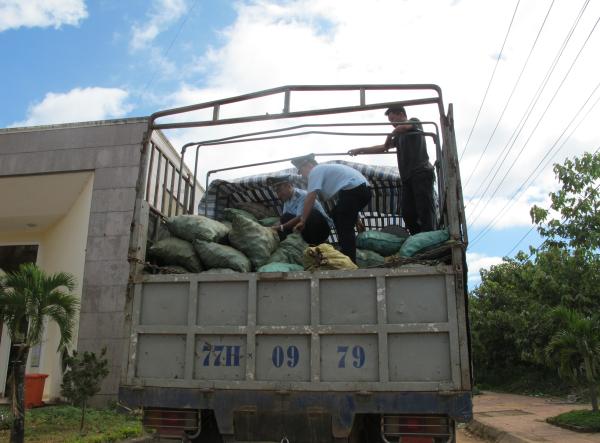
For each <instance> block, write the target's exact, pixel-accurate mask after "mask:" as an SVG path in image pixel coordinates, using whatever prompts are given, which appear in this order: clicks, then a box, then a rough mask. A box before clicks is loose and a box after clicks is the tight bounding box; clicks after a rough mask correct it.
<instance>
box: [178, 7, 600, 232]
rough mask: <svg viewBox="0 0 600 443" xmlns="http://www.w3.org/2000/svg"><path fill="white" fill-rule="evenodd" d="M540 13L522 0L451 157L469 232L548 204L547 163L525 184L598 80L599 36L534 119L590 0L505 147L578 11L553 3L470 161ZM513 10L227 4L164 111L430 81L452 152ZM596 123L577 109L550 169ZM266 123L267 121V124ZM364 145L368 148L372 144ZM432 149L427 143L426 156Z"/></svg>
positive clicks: (521, 218) (578, 39) (261, 150)
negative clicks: (284, 89)
mask: <svg viewBox="0 0 600 443" xmlns="http://www.w3.org/2000/svg"><path fill="white" fill-rule="evenodd" d="M548 6H549V4H548V2H546V1H542V0H532V1H531V2H526V3H522V4H521V5H520V6H519V11H518V14H517V16H516V18H515V22H514V24H513V28H512V30H511V35H510V37H509V39H508V41H507V44H506V47H505V49H504V52H503V54H502V58H501V61H500V64H499V66H498V70H497V72H496V76H495V80H494V83H493V84H492V88H491V89H490V92H489V94H488V97H487V99H486V102H485V106H484V107H483V110H482V113H481V116H480V118H479V122H478V124H477V126H476V127H475V131H474V133H473V137H472V139H471V141H470V143H469V147H468V149H467V150H466V154H465V156H464V158H463V160H462V161H461V174H462V178H463V184H464V182H465V181H466V179H467V177H470V176H471V175H472V178H471V180H470V183H469V186H468V187H467V188H466V189H465V199H466V203H467V221H468V222H471V220H472V219H473V218H474V216H476V215H477V212H478V211H479V209H477V212H476V213H475V214H474V213H472V212H470V211H472V208H473V207H474V205H475V204H476V203H477V201H478V200H483V201H482V203H481V205H480V207H483V206H484V205H485V203H486V202H487V201H488V200H489V201H490V204H489V205H488V206H486V207H485V209H484V210H483V211H482V213H481V215H480V216H478V219H477V220H476V221H475V223H474V225H475V227H482V226H485V225H487V224H488V223H489V222H490V221H492V220H494V219H496V216H497V214H498V213H500V211H502V210H503V208H504V207H505V206H506V205H507V203H510V207H509V209H508V210H505V211H504V216H503V217H500V218H498V220H497V224H496V225H495V228H496V229H504V228H508V227H511V226H530V223H531V221H530V217H529V210H530V208H531V206H532V205H533V204H542V205H546V206H547V204H546V203H547V195H548V193H549V192H550V191H552V190H553V189H554V188H555V186H556V179H555V177H554V174H553V173H552V171H551V169H550V168H551V163H550V164H549V165H548V166H545V168H544V170H543V173H542V174H541V175H540V176H539V177H538V178H536V179H535V180H533V181H532V180H528V179H529V178H530V177H532V176H531V174H532V172H533V170H534V168H535V167H536V166H537V165H538V164H539V163H540V162H541V161H542V160H544V156H545V155H546V153H548V152H549V151H550V149H551V148H552V147H553V146H554V144H555V143H556V142H557V141H559V143H558V144H557V148H558V147H560V146H561V143H562V140H564V137H563V138H562V139H560V138H559V137H560V135H561V133H562V131H563V130H564V129H565V127H566V125H567V124H568V122H569V121H570V119H571V117H572V116H573V115H574V114H575V112H576V111H577V109H578V108H579V106H580V105H581V104H582V103H583V102H584V100H585V99H586V97H587V95H588V94H589V92H590V91H591V90H592V89H593V87H594V86H595V85H596V83H597V78H596V77H597V76H595V74H594V73H595V72H596V69H595V64H596V63H597V57H596V56H595V54H596V53H597V51H598V50H600V40H599V39H598V38H597V37H598V36H597V35H595V36H592V38H591V39H590V41H589V42H588V46H587V48H586V49H585V51H584V52H582V54H581V57H580V59H579V61H578V63H577V65H576V66H575V68H574V69H573V71H572V72H571V74H570V76H569V78H568V79H567V81H566V82H565V83H564V84H563V85H562V87H561V89H560V91H559V93H558V94H557V95H556V98H555V99H554V104H553V105H552V106H551V107H550V108H549V109H548V112H547V113H546V115H545V117H544V118H543V119H541V120H540V118H541V116H542V113H543V111H544V109H545V107H546V106H547V104H548V103H549V102H550V100H551V98H552V95H553V93H554V91H555V89H556V88H557V87H558V85H559V84H560V81H561V79H562V78H563V76H564V75H565V74H566V72H567V70H568V68H569V66H570V63H571V61H572V60H573V58H574V57H575V55H576V53H577V51H578V50H579V48H580V47H581V45H582V44H583V41H584V40H585V38H586V37H587V34H588V32H589V31H590V29H591V28H592V26H593V24H594V21H595V18H594V17H597V15H598V13H600V2H598V3H594V2H592V3H590V5H589V6H588V9H587V10H586V14H584V16H583V17H582V20H581V22H580V24H579V26H578V28H577V30H576V32H575V33H574V34H573V36H572V38H571V40H570V43H569V46H568V47H567V49H566V50H565V52H564V55H563V58H562V59H561V61H560V63H559V64H558V66H557V69H556V71H555V74H554V75H553V76H552V77H551V80H550V82H549V84H548V87H547V88H546V90H545V92H544V93H543V94H542V96H541V98H540V100H539V103H538V105H537V107H536V108H534V110H533V112H532V114H531V116H530V118H529V120H528V121H527V122H526V124H525V125H524V127H523V129H522V131H521V132H520V134H518V137H517V139H516V140H514V137H512V135H513V134H517V133H518V132H516V131H515V130H516V129H517V128H518V127H519V121H520V120H521V117H522V115H524V113H525V110H526V109H527V106H528V104H529V102H530V100H531V98H532V97H533V95H534V93H535V91H536V90H537V88H538V86H539V84H540V83H541V81H542V79H543V78H544V76H545V74H546V70H547V68H548V66H549V65H550V63H551V62H552V60H553V59H554V57H555V55H556V52H557V51H558V49H559V47H560V44H561V43H562V40H563V38H564V36H565V35H566V34H567V32H568V30H569V28H570V26H571V23H572V22H573V20H574V18H575V17H576V15H577V13H578V10H579V6H578V7H576V8H573V7H572V6H570V5H568V4H567V3H559V2H557V3H556V5H554V7H553V10H552V13H551V14H550V16H549V18H548V22H547V23H546V28H545V30H544V32H543V33H542V35H541V37H540V40H539V42H538V45H537V48H536V50H535V52H534V53H533V55H532V57H531V60H530V62H529V65H528V68H527V70H526V71H525V73H524V75H523V77H522V79H521V82H520V85H519V87H518V89H517V90H516V94H515V95H514V97H513V99H512V101H511V102H510V104H509V106H508V107H507V112H506V113H505V115H504V116H503V118H502V121H501V124H500V125H499V128H498V130H497V131H496V134H495V135H494V137H493V139H492V140H491V143H490V145H489V147H488V149H487V151H486V153H485V155H483V156H482V159H481V162H480V163H479V164H477V161H478V159H479V157H480V156H481V153H482V152H483V149H484V147H485V145H486V144H487V142H488V139H489V137H490V135H491V133H492V130H493V129H494V127H495V125H496V123H497V121H498V118H499V116H500V113H501V111H502V109H503V107H504V105H505V103H506V99H507V98H508V96H509V94H510V92H511V89H512V87H513V84H514V82H515V80H516V79H517V77H518V75H519V73H520V71H521V68H522V66H523V63H524V62H525V59H526V57H527V55H528V52H529V49H530V45H531V43H532V42H533V40H534V38H535V37H536V34H537V31H538V29H539V26H540V25H541V23H542V20H543V19H544V16H545V12H546V9H547V8H548ZM513 8H514V5H513V4H510V5H509V4H507V3H506V2H501V1H491V2H480V1H477V0H463V1H460V2H457V1H450V0H438V1H436V2H435V7H432V6H431V4H430V2H422V1H412V0H408V1H402V2H400V1H397V0H373V1H372V2H369V5H368V7H367V6H365V3H364V2H362V1H360V0H345V1H343V2H340V1H337V0H296V1H289V2H276V1H269V0H260V1H258V0H256V1H240V2H238V3H237V4H236V11H237V18H236V20H235V21H234V22H233V23H232V24H231V25H230V26H228V27H227V28H226V29H223V30H221V34H220V37H221V42H222V44H218V45H214V46H213V47H212V48H210V49H209V50H208V51H206V52H205V53H204V54H202V55H201V56H196V57H190V58H189V60H192V64H191V66H186V67H185V68H184V69H182V71H185V72H188V73H198V74H200V75H199V76H201V82H202V83H201V84H202V86H201V87H195V86H194V83H193V81H192V79H191V78H187V82H188V84H186V85H184V86H182V87H181V88H180V89H179V90H178V91H176V92H175V94H174V95H173V96H171V97H169V99H170V100H173V101H172V102H171V103H169V104H168V106H170V105H174V106H179V105H187V104H191V103H198V102H203V101H208V100H212V99H215V98H225V97H229V96H235V95H238V94H242V93H247V92H252V91H257V90H261V89H267V88H272V87H275V86H280V85H286V84H343V83H436V84H439V85H440V86H441V87H442V89H443V91H444V96H445V101H446V105H447V104H448V102H453V103H454V113H455V125H456V127H455V130H456V135H457V146H458V151H459V154H460V153H461V152H462V150H463V147H464V146H465V143H466V140H467V136H468V134H469V131H470V129H471V126H472V124H473V120H474V117H475V114H476V112H477V110H478V108H479V105H480V102H481V99H482V97H483V92H484V91H485V88H486V86H487V83H488V80H489V78H490V75H491V72H492V69H493V68H494V64H495V62H496V57H497V54H498V50H499V48H500V45H501V44H502V41H503V38H504V35H505V33H506V29H507V26H508V23H509V22H510V19H511V16H512V13H513ZM597 95H598V94H596V97H597ZM329 99H330V98H329V97H326V98H324V99H323V98H320V99H317V98H314V99H313V98H311V99H309V100H310V101H311V103H312V104H313V105H315V106H321V105H323V106H326V105H329V104H332V103H334V101H331V102H328V100H329ZM593 101H594V100H592V101H591V102H593ZM591 102H590V103H591ZM305 104H306V103H304V102H301V101H299V100H298V99H296V98H293V99H292V107H294V106H299V105H301V106H302V105H305ZM270 106H271V105H267V104H265V105H264V107H260V112H262V113H264V112H273V111H272V109H274V110H275V112H277V110H278V109H279V108H278V107H277V105H276V106H274V107H270ZM248 109H250V111H256V109H252V108H250V107H248V108H244V107H238V108H237V111H238V112H242V111H243V112H247V111H248ZM409 111H410V113H411V114H412V115H413V116H417V117H419V118H421V119H429V118H430V117H431V116H432V114H427V110H426V109H424V108H417V109H410V110H409ZM227 112H228V111H227V109H226V107H223V108H222V109H221V115H225V114H226V113H227ZM246 115H248V114H246ZM598 118H600V106H599V107H598V109H596V110H595V111H594V112H593V113H592V114H590V116H589V117H588V120H587V124H585V125H582V126H581V127H580V128H579V130H578V131H577V132H576V133H575V134H574V137H573V138H572V139H571V140H570V141H569V142H568V143H567V144H566V145H564V147H562V148H561V151H560V152H559V153H558V155H556V157H554V158H553V156H554V152H552V153H551V155H549V157H548V159H547V160H552V162H560V161H562V159H563V158H564V157H565V156H566V155H569V156H573V155H577V154H580V153H581V152H583V151H584V150H590V149H595V148H596V147H597V146H598V145H599V144H600V140H599V138H598V133H597V131H596V130H595V127H594V124H592V123H591V122H593V121H597V119H598ZM375 119H380V121H384V120H383V119H382V118H381V115H377V116H375ZM188 120H194V118H189V119H188ZM311 120H312V121H317V119H311ZM538 121H539V122H540V123H539V124H538ZM289 123H290V124H291V122H289ZM277 125H278V123H274V124H273V125H272V127H273V126H277ZM243 128H244V127H243V126H242V125H235V126H230V127H228V128H226V129H225V128H204V129H202V130H186V131H178V132H177V133H176V134H175V135H174V138H175V139H176V141H177V144H182V143H185V142H187V141H190V140H202V139H206V138H211V137H212V136H218V135H221V136H224V135H231V133H239V132H244V129H243ZM567 133H568V132H567ZM323 140H324V141H323V142H322V143H315V142H314V139H311V138H305V139H303V141H296V140H291V139H289V140H286V141H285V142H283V141H280V142H279V143H278V144H276V143H273V144H271V145H268V144H266V143H265V144H261V145H260V146H256V147H252V148H251V149H240V148H237V149H236V148H234V147H233V146H227V147H223V148H211V149H212V150H208V149H207V150H206V154H205V157H202V159H203V161H202V163H201V164H202V165H203V166H201V170H202V168H204V171H205V170H208V169H212V168H215V167H220V166H230V165H232V164H241V163H243V162H244V161H246V160H248V163H250V162H251V161H261V160H262V159H263V158H265V159H270V158H279V157H280V158H283V157H287V156H292V155H295V154H297V153H302V152H308V151H318V150H319V149H321V150H324V151H328V150H334V149H338V148H341V147H343V146H344V143H348V139H345V140H344V141H333V138H329V139H323ZM363 140H364V139H362V140H360V141H358V140H357V141H353V142H352V143H355V146H360V145H359V144H358V143H361V141H363ZM512 140H514V143H512ZM364 142H365V143H364V145H368V144H369V142H368V141H367V140H364ZM375 142H377V140H375V141H374V142H373V143H371V144H374V143H375ZM511 144H512V145H514V146H513V147H512V149H511V151H510V153H509V155H508V156H507V159H506V161H505V163H504V165H502V166H500V164H499V161H496V159H497V158H498V157H500V154H501V152H502V151H503V149H504V148H505V146H510V145H511ZM432 151H433V149H432V147H431V146H430V155H431V154H432V153H433V152H432ZM520 151H522V152H521V153H520V154H519V152H520ZM517 156H519V158H518V159H517ZM381 159H382V158H381V157H378V158H361V160H365V161H373V162H380V161H381ZM386 162H391V163H393V158H388V159H386ZM513 162H515V163H514V165H513ZM544 162H545V160H544ZM496 172H497V177H496V179H495V181H494V183H493V185H492V186H491V187H490V190H489V191H488V192H487V193H486V194H485V195H482V194H483V190H484V189H485V187H486V185H487V179H488V178H489V177H491V175H493V174H494V173H496ZM505 173H506V174H507V175H506V178H505V179H503V183H502V185H501V186H499V187H498V189H497V190H495V189H496V187H497V186H498V184H499V182H500V180H501V179H502V177H504V175H505ZM526 180H528V181H527V182H526ZM519 187H523V190H522V192H519V193H518V195H516V196H515V197H516V202H514V203H513V202H512V200H511V198H512V197H513V195H514V194H515V192H516V190H517V189H518V188H519ZM492 193H494V195H493V196H492Z"/></svg>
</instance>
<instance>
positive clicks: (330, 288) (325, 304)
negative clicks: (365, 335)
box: [319, 278, 377, 325]
mask: <svg viewBox="0 0 600 443" xmlns="http://www.w3.org/2000/svg"><path fill="white" fill-rule="evenodd" d="M376 284H377V282H376V280H375V279H374V278H364V279H358V278H352V279H327V280H321V282H320V287H319V292H320V295H321V324H323V325H336V324H337V325H357V324H358V325H362V324H371V325H373V324H376V323H377V301H376V295H377V291H376Z"/></svg>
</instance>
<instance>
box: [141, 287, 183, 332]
mask: <svg viewBox="0 0 600 443" xmlns="http://www.w3.org/2000/svg"><path fill="white" fill-rule="evenodd" d="M188 297H189V285H188V284H187V283H158V284H155V285H144V288H143V291H142V307H141V312H140V324H141V325H186V324H187V311H188Z"/></svg>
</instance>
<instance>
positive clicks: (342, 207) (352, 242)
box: [292, 154, 371, 263]
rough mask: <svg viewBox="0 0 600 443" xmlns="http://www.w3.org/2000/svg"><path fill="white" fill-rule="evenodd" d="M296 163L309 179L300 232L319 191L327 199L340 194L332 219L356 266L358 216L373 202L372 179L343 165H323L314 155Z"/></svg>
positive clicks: (298, 226) (340, 240) (299, 224)
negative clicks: (355, 232)
mask: <svg viewBox="0 0 600 443" xmlns="http://www.w3.org/2000/svg"><path fill="white" fill-rule="evenodd" d="M292 164H293V165H294V166H295V167H296V168H298V172H299V173H300V175H302V177H304V178H305V179H307V180H308V186H307V192H308V193H307V194H306V198H305V199H304V209H303V211H302V216H301V217H300V221H299V222H298V224H297V225H296V230H298V231H302V230H303V229H304V228H305V225H306V221H307V220H308V217H309V216H310V212H311V211H312V209H313V206H314V205H315V201H316V199H317V192H318V193H320V194H321V195H322V196H323V198H324V199H325V200H329V199H330V198H332V197H333V196H334V195H336V194H337V196H338V202H337V204H336V206H335V207H334V208H333V211H332V214H331V215H332V217H333V223H334V225H335V229H336V231H337V235H338V242H339V245H340V249H341V251H342V253H343V254H345V255H347V256H348V257H350V259H351V260H352V261H353V262H355V263H356V236H355V235H354V225H355V224H356V222H357V219H358V213H359V212H360V210H361V209H362V208H364V207H365V206H366V205H367V203H369V201H370V200H371V188H370V187H369V182H368V180H367V179H366V178H365V177H364V176H363V175H362V174H361V173H360V172H358V171H357V170H356V169H353V168H351V167H350V166H346V165H341V164H325V165H319V164H317V162H316V160H315V156H314V154H309V155H305V156H303V157H297V158H295V159H293V160H292Z"/></svg>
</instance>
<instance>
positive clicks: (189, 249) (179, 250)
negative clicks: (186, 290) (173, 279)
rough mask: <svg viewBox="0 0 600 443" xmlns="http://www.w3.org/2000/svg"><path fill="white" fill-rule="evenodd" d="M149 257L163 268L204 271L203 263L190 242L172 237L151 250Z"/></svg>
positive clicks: (161, 241) (155, 244) (158, 243)
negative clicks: (180, 267)
mask: <svg viewBox="0 0 600 443" xmlns="http://www.w3.org/2000/svg"><path fill="white" fill-rule="evenodd" d="M148 257H149V258H152V259H155V260H156V261H157V262H158V263H159V264H161V265H163V266H177V265H178V266H183V267H184V268H185V269H187V270H188V271H191V272H200V271H202V263H201V262H200V260H199V259H198V256H197V255H196V251H194V247H193V246H192V244H191V243H190V242H187V241H185V240H181V239H180V238H176V237H170V238H165V239H163V240H159V241H157V242H156V243H154V245H153V246H152V247H150V249H148Z"/></svg>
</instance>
